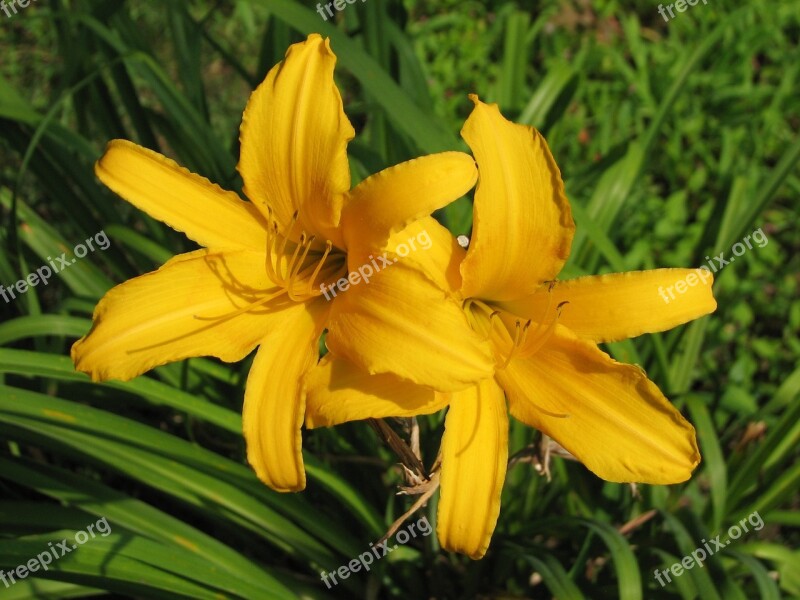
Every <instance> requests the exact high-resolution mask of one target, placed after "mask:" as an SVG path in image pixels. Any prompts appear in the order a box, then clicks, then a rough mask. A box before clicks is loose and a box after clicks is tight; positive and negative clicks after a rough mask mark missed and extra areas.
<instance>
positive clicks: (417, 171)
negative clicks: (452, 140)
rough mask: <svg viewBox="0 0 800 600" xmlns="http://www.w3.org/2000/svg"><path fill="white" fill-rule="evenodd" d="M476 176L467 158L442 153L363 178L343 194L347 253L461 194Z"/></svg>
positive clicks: (467, 156) (403, 225) (428, 213)
mask: <svg viewBox="0 0 800 600" xmlns="http://www.w3.org/2000/svg"><path fill="white" fill-rule="evenodd" d="M477 178H478V170H477V169H476V168H475V161H474V160H472V157H471V156H469V155H467V154H464V153H463V152H443V153H441V154H432V155H429V156H424V157H422V158H417V159H414V160H410V161H408V162H404V163H401V164H399V165H396V166H394V167H390V168H388V169H385V170H383V171H381V172H380V173H377V174H375V175H373V176H371V177H368V178H367V179H365V180H364V181H362V182H361V183H360V184H359V185H358V186H356V187H355V188H354V189H353V190H352V191H351V192H350V193H349V194H348V195H347V199H346V201H345V206H344V209H343V211H342V228H343V229H344V236H345V242H346V243H347V247H348V249H349V248H350V247H351V246H352V245H353V244H356V243H359V242H361V243H363V242H364V240H369V241H370V242H371V243H373V244H375V245H378V244H381V243H382V242H383V241H385V240H386V238H388V237H389V235H391V234H392V233H397V232H398V231H400V230H402V229H403V228H405V227H406V226H407V225H409V224H411V223H412V222H413V221H415V220H417V219H419V218H421V217H426V216H428V215H430V214H431V213H432V212H433V211H435V210H438V209H440V208H442V207H444V206H447V205H448V204H450V203H451V202H453V201H454V200H457V199H458V198H460V197H461V196H463V195H464V194H466V193H467V192H468V191H469V190H470V189H471V188H472V186H474V185H475V181H476V180H477Z"/></svg>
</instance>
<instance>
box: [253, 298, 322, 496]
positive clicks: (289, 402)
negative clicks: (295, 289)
mask: <svg viewBox="0 0 800 600" xmlns="http://www.w3.org/2000/svg"><path fill="white" fill-rule="evenodd" d="M297 306H298V308H299V309H300V310H294V311H292V313H291V314H290V315H287V317H286V319H285V320H284V321H283V322H282V323H281V324H280V326H278V327H276V328H275V329H274V330H273V331H272V332H271V333H270V334H269V335H267V337H266V339H265V340H264V341H263V343H262V344H261V346H260V347H259V349H258V352H257V353H256V357H255V360H254V361H253V366H252V368H251V369H250V375H249V376H248V377H247V387H246V388H245V396H244V408H243V409H242V427H243V429H244V437H245V440H246V441H247V461H248V462H249V463H250V465H251V466H252V467H253V470H255V472H256V475H258V478H259V479H261V481H263V482H264V483H265V484H267V485H268V486H269V487H271V488H272V489H274V490H276V491H279V492H298V491H300V490H302V489H303V488H305V486H306V475H305V469H304V468H303V453H302V445H303V439H302V436H301V433H300V428H301V426H302V424H303V418H304V414H305V396H306V392H305V385H304V384H303V378H304V376H305V374H306V373H307V372H308V371H309V370H310V369H311V368H312V367H313V366H314V365H315V364H316V362H317V358H318V356H319V345H318V343H319V342H318V341H319V336H320V333H321V332H322V319H323V318H324V315H325V313H326V312H327V306H325V305H324V302H320V301H317V302H313V303H309V304H307V305H305V306H304V305H297Z"/></svg>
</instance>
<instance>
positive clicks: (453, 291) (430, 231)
mask: <svg viewBox="0 0 800 600" xmlns="http://www.w3.org/2000/svg"><path fill="white" fill-rule="evenodd" d="M384 252H385V254H386V257H387V258H388V259H389V260H391V261H393V260H394V259H395V258H397V259H398V261H402V262H403V264H405V265H407V266H409V267H412V268H414V269H417V270H419V271H421V272H422V273H424V274H425V275H426V276H427V277H428V279H430V280H431V281H433V282H434V283H435V284H436V285H437V286H438V287H439V288H441V289H443V290H445V291H446V292H447V293H448V294H449V295H451V296H453V297H457V298H459V299H460V298H461V291H460V290H461V271H460V270H459V267H460V265H461V261H462V260H464V256H466V251H465V250H464V249H463V248H462V247H461V246H459V245H458V242H457V241H456V239H455V238H454V237H453V235H452V234H451V233H450V231H448V230H447V228H446V227H443V226H442V225H440V224H439V223H438V222H437V221H436V219H434V218H433V217H424V218H422V219H419V220H418V221H414V222H413V223H412V224H411V225H409V226H408V227H406V228H405V229H403V230H401V231H398V232H397V233H395V234H393V235H392V236H391V237H390V238H389V239H388V240H387V241H386V243H385V244H384V245H383V246H382V247H380V248H377V249H376V248H375V247H374V246H372V245H369V244H366V245H365V244H357V245H353V246H350V247H349V248H348V251H347V264H348V268H349V270H350V271H358V270H359V268H361V267H363V266H364V265H367V264H371V261H372V260H373V259H375V257H376V256H380V255H381V254H383V253H384Z"/></svg>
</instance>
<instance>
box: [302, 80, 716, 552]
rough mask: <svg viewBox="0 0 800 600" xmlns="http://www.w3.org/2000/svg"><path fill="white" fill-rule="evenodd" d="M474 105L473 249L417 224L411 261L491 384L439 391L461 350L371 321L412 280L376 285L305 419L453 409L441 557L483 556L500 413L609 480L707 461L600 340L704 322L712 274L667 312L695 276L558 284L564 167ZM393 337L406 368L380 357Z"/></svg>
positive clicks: (498, 480)
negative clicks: (418, 240) (488, 370)
mask: <svg viewBox="0 0 800 600" xmlns="http://www.w3.org/2000/svg"><path fill="white" fill-rule="evenodd" d="M471 98H472V100H473V102H474V103H475V108H474V110H473V112H472V114H471V115H470V117H469V118H468V120H467V122H466V123H465V125H464V128H463V130H462V136H463V137H464V139H465V140H466V142H467V144H468V145H469V146H470V148H471V149H472V151H473V153H474V156H475V159H476V161H477V163H478V171H479V182H478V187H477V190H476V193H475V203H474V227H473V235H472V240H471V243H470V244H469V250H468V251H465V250H464V249H463V248H461V247H460V246H459V245H458V244H457V243H456V241H455V240H453V237H452V236H451V235H450V234H449V232H447V231H446V230H445V229H444V228H442V227H439V228H438V229H437V226H436V224H435V223H432V222H431V221H432V219H427V220H425V221H422V222H420V223H418V224H417V225H415V226H416V227H425V228H426V230H427V231H428V232H430V233H431V235H432V239H433V240H434V242H435V243H434V246H433V248H432V249H431V250H430V251H429V252H428V253H426V256H425V260H426V261H427V263H426V264H422V263H421V262H419V261H418V262H417V264H416V265H415V267H416V268H417V280H418V283H417V288H418V289H415V294H417V295H418V296H422V295H423V294H424V293H425V292H424V290H423V289H422V288H424V287H427V288H431V289H442V290H444V291H445V294H446V300H445V302H448V303H453V304H457V305H459V306H461V307H462V310H463V311H464V313H465V314H466V315H467V318H468V320H469V322H470V324H471V326H472V328H473V330H474V331H475V332H477V333H479V334H481V335H482V336H484V337H485V338H486V339H488V340H489V341H490V343H491V346H492V350H493V355H494V360H495V369H494V374H493V376H492V377H487V378H483V379H479V380H476V381H475V382H474V384H473V385H472V386H469V387H466V388H464V389H459V390H456V389H447V390H445V389H443V388H442V387H441V386H440V385H439V382H440V378H442V377H444V376H445V374H446V369H447V368H449V365H447V364H440V363H438V362H437V361H435V359H432V358H431V352H430V349H431V348H433V349H435V350H436V351H443V349H445V348H448V347H460V345H461V343H462V340H461V339H459V338H457V337H455V336H452V337H448V338H442V337H438V336H437V335H436V333H435V332H432V331H428V330H427V329H425V328H422V329H420V328H415V327H414V326H413V323H412V319H413V318H414V317H415V315H414V314H412V315H411V316H408V318H403V317H397V318H396V319H393V320H392V321H390V322H386V321H379V320H378V319H377V315H378V314H379V313H378V311H379V307H380V304H379V302H378V301H379V299H380V298H381V297H388V296H389V295H390V294H391V291H390V288H391V287H392V286H400V285H406V282H405V281H400V279H399V277H396V278H395V280H392V279H391V278H390V277H386V278H382V280H381V281H380V282H377V284H376V286H374V287H371V288H370V289H359V290H357V291H356V292H355V294H353V295H351V296H350V297H348V299H347V302H346V303H342V304H340V305H338V306H337V307H335V308H334V313H335V314H334V316H333V318H334V319H335V320H336V322H337V324H338V325H339V326H340V327H342V328H343V329H344V328H347V329H357V330H359V332H360V334H359V337H358V338H357V339H356V340H355V343H354V344H349V345H347V347H346V348H345V347H343V348H342V349H343V350H344V351H343V352H340V353H339V356H337V355H336V353H333V354H331V355H328V356H326V357H325V358H324V359H323V360H322V361H321V363H320V364H319V366H318V367H317V368H315V369H312V370H311V371H310V373H309V374H308V376H307V378H306V383H307V386H308V393H309V396H308V406H307V413H306V424H307V425H308V426H309V427H319V426H330V425H335V424H337V423H342V422H345V421H350V420H354V419H365V418H384V417H410V416H414V415H422V414H431V413H433V412H436V411H438V410H441V409H443V408H445V407H449V409H448V413H447V416H446V421H445V432H444V436H443V439H442V448H441V453H442V461H441V472H440V486H441V489H440V494H441V496H440V500H439V508H438V525H437V533H438V536H439V540H440V542H441V544H442V547H443V548H445V549H448V550H452V551H456V552H462V553H465V554H467V555H469V556H471V557H472V558H480V557H482V556H483V555H484V553H485V552H486V550H487V548H488V545H489V541H490V539H491V535H492V532H493V530H494V527H495V524H496V521H497V517H498V515H499V511H500V493H501V489H502V486H503V481H504V478H505V472H506V464H507V460H508V415H507V413H508V412H509V411H510V413H511V415H512V416H514V417H515V418H517V419H519V420H520V421H522V422H524V423H526V424H528V425H530V426H531V427H535V428H536V429H539V430H540V431H542V432H543V433H545V434H547V435H548V436H550V437H552V438H553V439H554V440H556V441H557V442H558V443H559V444H561V445H562V446H563V447H564V448H565V449H567V450H568V451H569V452H570V453H572V455H574V456H575V457H576V458H577V459H578V460H580V461H581V462H582V463H583V464H584V465H586V467H587V468H589V469H590V470H591V471H592V472H594V473H595V474H597V475H598V476H600V477H602V478H603V479H606V480H608V481H615V482H643V483H653V484H670V483H677V482H681V481H685V480H686V479H688V478H689V477H690V475H691V473H692V470H693V469H694V468H695V466H696V465H697V464H698V463H699V461H700V455H699V452H698V448H697V442H696V439H695V431H694V428H693V427H692V426H691V425H690V424H689V423H688V422H687V421H686V420H685V419H684V418H683V416H682V415H681V414H680V412H678V411H677V410H676V409H675V408H674V407H673V406H672V405H671V404H670V403H669V401H668V400H667V399H666V398H665V397H664V395H663V394H662V393H661V391H660V390H659V389H658V387H657V386H656V385H655V384H654V383H653V382H651V381H650V380H649V379H648V378H647V376H646V375H645V373H644V371H642V369H640V368H639V367H636V366H634V365H627V364H621V363H619V362H617V361H615V360H613V359H612V358H611V357H610V356H608V355H607V354H605V353H604V352H602V351H601V350H600V349H599V348H598V346H597V344H598V343H600V342H607V341H612V340H620V339H623V338H627V337H633V336H637V335H641V334H643V333H649V332H656V331H663V330H666V329H670V328H672V327H675V326H676V325H679V324H681V323H685V322H687V321H690V320H692V319H695V318H698V317H700V316H702V315H705V314H708V313H710V312H712V311H713V310H714V309H715V308H716V303H715V301H714V298H713V295H712V293H711V277H710V276H707V277H703V278H700V277H697V276H695V279H696V280H699V284H697V285H695V286H694V287H690V288H689V289H688V290H687V292H686V294H684V295H682V296H681V297H680V298H679V299H678V300H674V301H673V302H670V303H665V302H664V300H663V296H662V295H661V294H659V292H658V290H659V286H668V285H672V284H675V282H676V281H679V280H683V279H684V278H686V276H687V274H689V273H693V271H690V270H688V269H658V270H653V271H639V272H630V273H617V274H610V275H601V276H596V277H581V278H579V279H575V280H572V281H566V282H556V281H555V280H556V276H557V275H558V273H559V271H560V270H561V268H562V266H563V265H564V262H565V260H566V259H567V257H568V256H569V251H570V246H571V243H572V237H573V233H574V224H573V221H572V216H571V211H570V207H569V203H568V201H567V198H566V196H565V194H564V185H563V182H562V180H561V174H560V172H559V169H558V166H557V165H556V163H555V161H554V160H553V157H552V155H551V154H550V150H549V149H548V147H547V144H546V142H545V140H544V138H543V137H542V136H541V134H539V132H538V131H536V130H535V129H533V128H530V127H525V126H521V125H517V124H514V123H511V122H509V121H507V120H506V119H504V118H503V116H502V115H501V114H500V111H499V110H498V108H497V106H496V105H487V104H484V103H482V102H480V100H478V98H477V97H475V96H471ZM389 243H390V245H391V243H392V240H390V242H389ZM409 266H411V265H410V264H409ZM397 290H398V292H397V293H400V294H402V293H403V290H402V288H400V287H398V288H397ZM427 294H428V296H432V295H433V292H431V291H428V292H427ZM400 302H401V303H402V302H403V300H402V299H401V300H400ZM356 306H358V307H360V308H361V311H360V312H359V311H356V310H354V307H356ZM405 314H406V313H405V312H402V313H401V315H405ZM398 336H400V337H398ZM387 338H389V339H391V340H392V342H393V343H395V344H397V345H398V346H399V347H400V348H401V351H402V359H401V358H398V357H397V356H396V355H392V354H390V353H385V352H383V350H384V348H385V345H386V343H385V341H384V340H385V339H387ZM398 339H399V340H400V341H398ZM335 341H336V340H334V342H335ZM335 345H336V344H335V343H334V346H335ZM401 360H402V364H399V363H400V362H401ZM423 362H424V364H422V363H423ZM368 373H372V375H369V374H368ZM506 402H508V409H509V410H507V409H506Z"/></svg>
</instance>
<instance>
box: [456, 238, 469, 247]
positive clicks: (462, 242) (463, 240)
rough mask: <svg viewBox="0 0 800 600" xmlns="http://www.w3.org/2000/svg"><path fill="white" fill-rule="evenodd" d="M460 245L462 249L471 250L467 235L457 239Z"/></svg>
mask: <svg viewBox="0 0 800 600" xmlns="http://www.w3.org/2000/svg"><path fill="white" fill-rule="evenodd" d="M456 241H457V242H458V245H459V246H461V247H462V248H469V238H468V237H467V236H465V235H460V236H458V237H457V238H456Z"/></svg>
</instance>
